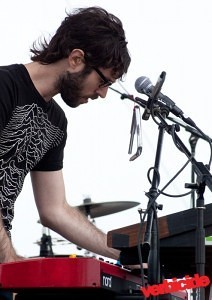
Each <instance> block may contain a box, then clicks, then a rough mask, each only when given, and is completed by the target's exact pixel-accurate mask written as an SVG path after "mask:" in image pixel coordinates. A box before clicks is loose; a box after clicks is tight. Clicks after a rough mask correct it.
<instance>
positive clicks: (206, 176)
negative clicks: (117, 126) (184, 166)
mask: <svg viewBox="0 0 212 300" xmlns="http://www.w3.org/2000/svg"><path fill="white" fill-rule="evenodd" d="M158 117H160V116H158ZM161 121H162V122H163V123H164V126H165V129H166V131H167V132H168V133H169V134H170V130H169V126H168V124H167V123H166V122H165V120H162V118H161ZM175 141H176V144H177V145H178V147H177V148H179V149H180V150H181V151H182V152H183V153H184V154H185V155H186V156H187V157H188V158H189V159H190V161H191V163H192V167H193V171H194V173H195V174H196V177H197V183H196V184H195V185H194V184H185V187H188V188H193V189H196V193H197V195H198V198H197V200H196V202H197V205H196V210H197V216H196V218H197V228H196V244H195V262H196V271H197V273H198V274H199V276H204V275H205V229H204V210H205V206H204V191H205V186H208V188H209V189H210V191H212V175H211V174H210V172H209V170H208V168H207V167H206V166H205V165H204V164H203V163H202V162H198V161H196V159H195V158H194V157H193V156H192V154H191V153H190V152H189V150H188V149H187V148H186V146H185V145H184V144H183V142H182V140H181V139H180V138H179V136H178V135H177V133H176V132H175ZM197 290H198V299H199V300H205V289H204V287H200V288H197Z"/></svg>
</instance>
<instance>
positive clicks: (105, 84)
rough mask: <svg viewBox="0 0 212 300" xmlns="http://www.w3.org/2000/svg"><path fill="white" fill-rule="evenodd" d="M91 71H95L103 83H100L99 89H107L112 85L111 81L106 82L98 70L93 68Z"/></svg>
mask: <svg viewBox="0 0 212 300" xmlns="http://www.w3.org/2000/svg"><path fill="white" fill-rule="evenodd" d="M93 69H94V70H95V71H96V73H97V74H98V75H99V77H101V79H102V80H103V83H100V85H99V88H104V87H108V86H110V85H112V84H113V82H112V81H111V80H108V79H107V78H106V77H105V76H104V75H103V74H102V72H101V71H100V70H99V69H97V68H95V67H93Z"/></svg>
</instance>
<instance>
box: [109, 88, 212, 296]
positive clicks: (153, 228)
mask: <svg viewBox="0 0 212 300" xmlns="http://www.w3.org/2000/svg"><path fill="white" fill-rule="evenodd" d="M111 89H112V90H114V91H116V92H118V91H117V90H115V89H113V88H111ZM118 93H119V94H121V95H122V96H121V99H125V98H128V99H130V100H132V101H134V102H136V103H137V104H139V105H140V106H142V107H144V108H145V107H146V105H145V102H146V101H145V100H142V99H140V98H137V97H135V98H134V97H133V96H132V95H126V94H122V93H120V92H118ZM155 114H156V115H157V117H158V118H159V119H160V121H161V123H160V126H159V137H158V146H157V152H156V159H155V168H156V167H159V162H160V154H161V148H162V141H163V136H164V132H165V131H167V132H168V133H169V134H171V130H170V125H168V124H167V122H166V121H165V119H164V117H163V116H162V115H161V114H160V113H158V112H157V111H155ZM167 118H169V117H167ZM169 119H170V118H169ZM175 123H176V122H175ZM180 125H181V124H180ZM184 127H185V126H184ZM187 129H192V130H193V128H191V127H190V126H189V127H187V126H186V130H187ZM194 130H195V129H194ZM195 134H197V135H198V134H199V132H198V131H196V130H195ZM201 137H202V136H201ZM203 138H204V137H203ZM175 145H177V148H178V149H180V150H181V151H182V152H183V153H184V154H185V155H186V156H187V157H188V158H189V160H190V161H191V164H192V172H194V174H196V184H190V185H189V184H185V187H189V188H192V189H195V190H196V193H197V195H198V197H197V200H196V210H197V216H196V219H197V228H196V234H195V235H196V244H195V263H196V271H197V273H198V274H199V276H204V275H205V229H204V210H205V206H204V192H205V186H207V187H208V188H209V189H210V191H212V175H211V173H210V172H209V170H208V168H207V167H206V166H205V165H204V164H203V163H202V162H198V161H196V159H195V158H194V156H193V155H192V154H191V153H190V151H189V150H188V149H187V148H186V146H185V145H184V143H183V142H182V140H181V139H180V138H179V136H178V135H177V133H176V130H175ZM155 170H156V169H154V174H153V180H152V186H151V188H150V190H149V193H147V195H148V196H149V198H150V200H151V199H152V201H151V202H150V201H149V207H150V209H149V211H148V220H147V230H146V233H145V237H146V240H145V241H146V244H145V245H146V249H147V250H149V251H150V253H149V254H150V255H149V256H148V259H149V263H150V264H149V267H148V271H149V278H150V283H153V284H154V283H157V282H159V280H160V275H159V273H160V266H159V260H158V258H159V245H158V244H159V243H158V234H157V219H156V215H157V214H156V209H157V208H158V205H157V203H156V202H155V201H153V200H154V199H155V197H156V196H157V186H158V178H157V176H156V171H155ZM148 232H149V234H147V233H148ZM150 242H151V245H154V247H152V248H151V247H150ZM197 290H198V299H199V300H205V289H204V287H200V288H197ZM153 299H155V297H153ZM156 299H157V296H156Z"/></svg>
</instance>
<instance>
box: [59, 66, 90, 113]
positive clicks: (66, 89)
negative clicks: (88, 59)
mask: <svg viewBox="0 0 212 300" xmlns="http://www.w3.org/2000/svg"><path fill="white" fill-rule="evenodd" d="M91 70H92V69H91V68H89V67H86V66H85V68H84V69H83V71H80V72H77V73H73V74H72V73H70V72H68V71H67V72H66V73H65V74H64V75H62V76H61V77H60V78H59V80H58V83H57V86H58V89H59V91H60V95H61V98H62V99H63V101H64V102H65V103H66V104H67V105H68V106H70V107H73V108H74V107H77V106H79V105H80V104H81V102H80V98H82V95H81V91H82V89H83V84H84V80H85V78H86V77H87V76H88V74H90V72H91Z"/></svg>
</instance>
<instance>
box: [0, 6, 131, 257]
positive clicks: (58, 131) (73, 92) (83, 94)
mask: <svg viewBox="0 0 212 300" xmlns="http://www.w3.org/2000/svg"><path fill="white" fill-rule="evenodd" d="M31 53H32V57H31V60H32V62H30V63H28V64H25V65H23V64H14V65H10V66H2V67H0V164H1V168H0V207H1V220H0V221H1V222H0V224H1V228H0V229H1V230H0V263H5V262H13V261H18V260H20V259H23V258H22V257H21V256H19V255H18V254H17V253H16V251H15V249H14V247H13V245H12V239H11V234H10V230H11V228H12V226H11V223H12V220H13V216H14V203H15V201H16V199H17V197H18V195H19V193H20V192H21V189H22V186H23V184H24V179H25V176H26V175H27V174H28V173H29V172H30V175H31V181H32V187H33V192H34V198H35V201H36V205H37V208H38V212H39V217H40V221H41V223H42V224H43V226H45V227H48V228H50V229H51V230H54V231H55V232H57V233H58V234H60V235H62V236H63V237H64V238H66V239H67V240H69V241H71V242H72V243H74V244H76V245H78V246H79V247H82V248H84V249H87V250H89V251H91V252H94V253H97V254H99V255H102V256H106V257H110V258H113V259H117V258H118V256H119V251H118V250H115V249H112V248H109V247H108V246H107V238H106V234H104V233H103V232H101V231H100V230H99V229H97V228H96V227H95V226H94V225H93V224H91V223H90V222H89V221H88V220H87V219H86V217H85V216H84V215H82V214H81V213H79V212H78V210H76V209H75V208H74V207H72V206H70V205H69V204H68V203H67V201H66V196H65V188H64V180H63V173H62V168H63V151H64V147H65V144H66V138H67V131H66V129H67V119H66V117H65V114H64V112H63V110H62V109H61V107H60V106H59V105H58V104H57V103H56V102H55V100H54V99H53V97H54V96H55V95H57V94H60V95H61V97H62V99H63V100H64V101H65V103H66V104H67V105H68V106H70V107H77V106H79V105H80V104H83V103H87V102H88V99H92V100H94V99H97V98H98V97H101V98H104V97H105V96H106V94H107V91H108V87H109V86H110V85H111V84H112V83H114V82H115V81H116V80H117V79H121V78H122V76H123V75H124V74H125V73H127V70H128V67H129V64H130V56H129V52H128V49H127V41H126V38H125V32H124V30H123V27H122V23H121V21H120V20H119V19H118V18H117V17H116V16H114V15H112V14H110V13H108V12H107V11H106V10H104V9H102V8H100V7H89V8H81V9H78V10H76V11H74V12H73V13H70V14H67V17H66V18H65V19H64V20H63V22H62V23H61V25H60V27H59V28H58V29H57V31H56V33H55V35H54V36H53V37H52V38H51V39H50V41H49V42H48V41H47V40H45V39H44V41H41V40H40V41H39V44H38V45H37V44H36V43H35V44H34V45H33V47H32V49H31Z"/></svg>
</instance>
